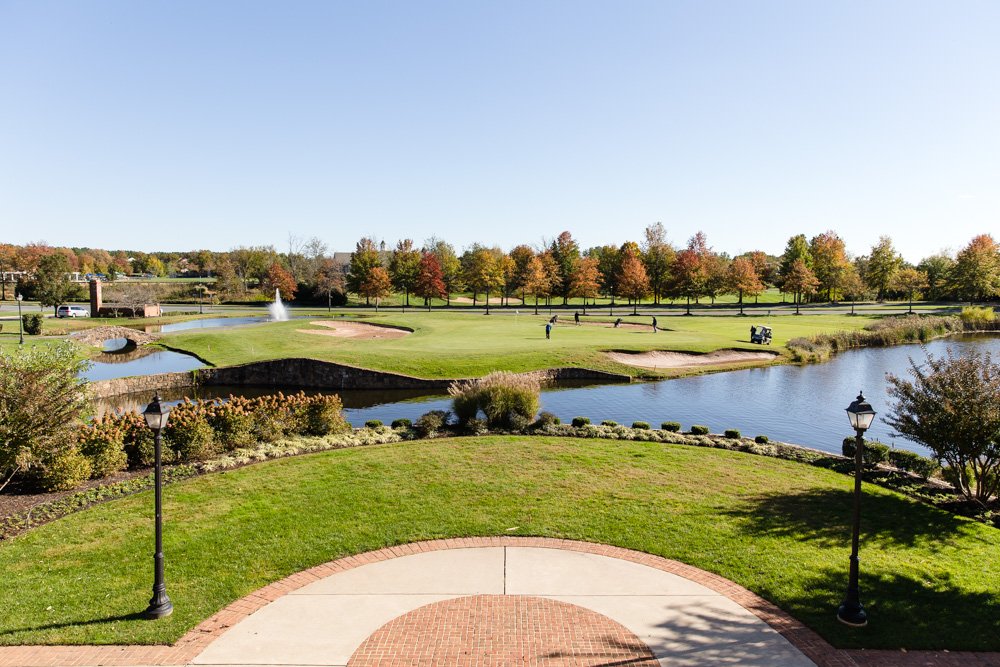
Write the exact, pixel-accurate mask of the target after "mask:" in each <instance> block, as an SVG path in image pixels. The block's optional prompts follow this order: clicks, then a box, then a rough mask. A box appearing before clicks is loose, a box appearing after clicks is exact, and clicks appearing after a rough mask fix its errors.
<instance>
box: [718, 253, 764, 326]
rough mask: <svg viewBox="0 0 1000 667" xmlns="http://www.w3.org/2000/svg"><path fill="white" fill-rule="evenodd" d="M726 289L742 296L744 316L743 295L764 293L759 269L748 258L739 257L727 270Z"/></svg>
mask: <svg viewBox="0 0 1000 667" xmlns="http://www.w3.org/2000/svg"><path fill="white" fill-rule="evenodd" d="M726 287H727V288H728V289H729V291H731V292H736V293H737V294H739V295H740V315H742V314H743V295H744V294H748V295H750V296H756V295H757V294H760V293H761V292H763V291H764V283H762V282H761V281H760V277H759V276H758V275H757V269H755V268H754V265H753V262H751V261H750V260H749V259H748V258H746V257H737V258H736V259H734V260H733V261H732V262H731V263H730V264H729V266H728V267H727V268H726Z"/></svg>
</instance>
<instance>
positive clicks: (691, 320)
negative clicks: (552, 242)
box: [162, 309, 873, 378]
mask: <svg viewBox="0 0 1000 667" xmlns="http://www.w3.org/2000/svg"><path fill="white" fill-rule="evenodd" d="M530 313H531V311H528V310H527V309H526V310H525V311H522V313H521V314H520V315H518V316H515V315H513V314H509V313H505V314H495V315H490V316H488V317H487V316H485V315H482V314H470V313H455V312H426V311H408V312H406V313H400V312H399V311H395V312H391V313H380V314H378V315H376V316H373V317H370V318H366V319H365V320H364V321H365V322H372V323H381V324H392V325H397V326H403V327H407V328H410V329H412V330H413V334H411V335H409V336H405V337H403V338H397V339H392V340H388V339H378V340H363V339H352V338H338V337H334V336H320V335H315V334H306V333H299V331H300V330H302V329H316V330H320V331H322V330H324V329H323V328H322V327H317V326H313V325H311V324H309V321H308V320H292V321H289V322H274V323H268V324H262V325H254V326H248V327H239V328H233V329H214V330H212V329H205V330H193V331H185V332H178V333H176V334H169V335H167V336H164V338H163V340H162V342H163V344H165V345H168V346H170V347H171V348H175V349H180V350H187V351H189V352H193V353H195V354H197V355H198V356H199V357H201V358H202V359H205V360H207V361H209V362H210V363H212V364H215V365H218V366H229V365H233V364H239V363H245V362H248V361H256V360H262V359H277V358H282V357H308V358H314V359H323V360H328V361H338V362H342V363H347V364H352V365H355V366H363V367H365V368H374V369H379V370H386V371H394V372H398V373H405V374H409V375H416V376H419V377H428V378H449V377H472V376H480V375H484V374H486V373H488V372H490V371H493V370H512V371H526V370H535V369H540V368H552V367H559V366H582V367H587V368H597V369H604V370H611V371H615V372H622V373H630V374H633V375H635V374H638V373H640V372H641V371H640V370H639V369H637V368H633V367H629V366H623V365H620V364H617V363H615V362H612V361H610V360H609V359H608V358H607V357H606V356H605V355H604V354H603V352H604V351H606V350H634V351H641V350H681V351H688V352H711V351H712V350H718V349H728V348H742V349H748V350H757V351H760V350H761V349H762V348H761V346H759V345H752V344H751V343H750V342H749V337H750V335H749V334H750V325H751V324H754V323H758V324H759V323H762V322H768V323H770V324H772V325H773V326H774V336H775V337H774V344H773V345H771V346H770V347H767V348H763V349H767V350H770V351H773V352H783V351H784V344H785V342H787V340H788V339H789V338H794V337H796V336H811V335H813V334H816V333H820V332H823V331H839V330H844V329H855V328H860V327H862V326H864V325H866V324H869V323H871V322H872V321H873V320H872V319H870V318H867V317H862V316H856V317H849V316H841V315H804V316H800V317H794V316H785V317H773V318H771V319H770V320H768V319H767V318H763V319H762V318H749V317H683V316H674V317H659V318H658V319H659V326H660V327H663V328H665V329H667V330H666V331H660V332H658V333H655V334H654V333H653V331H652V327H650V326H649V324H650V318H649V317H636V318H633V317H624V320H625V322H635V323H640V324H642V325H644V327H643V328H642V329H634V328H621V329H613V328H610V327H598V326H587V325H583V326H579V327H576V326H573V318H572V314H570V315H568V316H567V315H566V314H565V313H562V314H560V317H559V321H560V323H559V325H558V326H557V327H556V328H555V329H554V330H553V332H552V338H551V340H546V339H545V322H546V321H547V320H548V315H547V314H544V315H541V314H540V315H532V314H530ZM317 319H323V318H317ZM594 321H605V322H609V321H611V318H609V317H608V316H607V314H606V313H603V314H600V315H591V316H587V317H586V318H584V322H594Z"/></svg>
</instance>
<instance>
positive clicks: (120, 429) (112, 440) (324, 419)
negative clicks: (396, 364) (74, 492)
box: [39, 392, 350, 491]
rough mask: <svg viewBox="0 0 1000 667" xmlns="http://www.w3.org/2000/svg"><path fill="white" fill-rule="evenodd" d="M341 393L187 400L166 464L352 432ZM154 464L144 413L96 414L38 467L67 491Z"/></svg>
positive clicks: (166, 433) (175, 419) (176, 416)
mask: <svg viewBox="0 0 1000 667" xmlns="http://www.w3.org/2000/svg"><path fill="white" fill-rule="evenodd" d="M349 428H350V426H349V425H348V423H347V421H346V420H345V419H344V415H343V404H342V403H341V401H340V397H339V396H322V395H317V396H306V395H305V393H303V392H299V393H297V394H291V395H287V396H286V395H285V394H282V393H278V394H275V395H272V396H260V397H256V398H246V397H241V396H230V397H229V398H228V399H225V400H218V399H212V400H198V401H191V400H189V399H185V400H184V402H183V403H181V404H180V405H178V406H176V407H175V408H173V409H172V410H171V412H170V418H169V421H168V422H167V427H166V428H165V429H163V445H164V447H163V453H162V455H163V460H164V462H166V463H186V462H191V461H205V460H207V459H210V458H213V457H216V456H218V455H219V454H221V453H224V452H231V451H234V450H236V449H239V448H242V447H249V446H251V445H253V444H255V443H268V442H275V441H277V440H280V439H282V438H285V437H287V436H294V435H327V434H329V433H340V432H344V431H347V430H349ZM152 463H153V433H152V431H151V430H150V429H149V427H147V426H146V422H145V419H144V418H143V416H142V415H141V414H138V413H134V412H129V413H125V414H121V415H112V416H106V417H103V418H98V419H95V420H94V421H92V422H91V423H89V424H85V425H83V426H81V427H80V428H79V430H78V431H77V436H76V443H75V444H74V446H71V447H66V448H64V449H62V450H61V451H59V452H57V453H55V454H54V455H53V456H52V457H51V458H50V460H49V461H47V462H46V465H45V466H44V467H43V468H41V469H40V471H39V483H40V484H41V485H42V486H43V487H44V488H46V489H48V490H53V491H55V490H68V489H73V488H76V487H78V486H79V485H80V484H82V483H83V482H84V481H85V480H87V479H101V478H104V477H107V476H109V475H113V474H115V473H117V472H121V471H123V470H126V469H129V468H141V467H145V466H149V465H152Z"/></svg>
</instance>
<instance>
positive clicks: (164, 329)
mask: <svg viewBox="0 0 1000 667" xmlns="http://www.w3.org/2000/svg"><path fill="white" fill-rule="evenodd" d="M268 319H269V318H267V317H210V318H206V319H204V320H188V321H187V322H177V323H176V324H162V325H156V326H151V327H144V331H146V333H171V332H173V331H187V330H188V329H221V328H224V327H238V326H242V325H244V324H257V323H259V322H267V321H268Z"/></svg>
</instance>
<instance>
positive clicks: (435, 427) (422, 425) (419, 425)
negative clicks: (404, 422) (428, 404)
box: [413, 410, 448, 438]
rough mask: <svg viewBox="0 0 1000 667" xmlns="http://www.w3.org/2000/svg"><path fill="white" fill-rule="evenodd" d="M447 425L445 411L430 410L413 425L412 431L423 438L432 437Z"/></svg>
mask: <svg viewBox="0 0 1000 667" xmlns="http://www.w3.org/2000/svg"><path fill="white" fill-rule="evenodd" d="M447 423H448V411H447V410H431V411H430V412H427V413H424V414H423V415H421V416H420V418H419V419H417V421H416V423H414V424H413V428H414V430H415V431H416V432H417V433H419V434H420V435H421V436H423V437H425V438H426V437H427V436H430V435H434V434H435V433H437V432H438V431H440V430H441V429H442V428H444V427H445V425H446V424H447Z"/></svg>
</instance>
